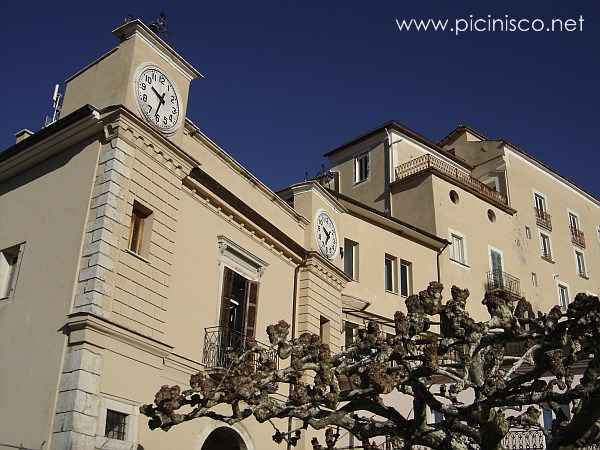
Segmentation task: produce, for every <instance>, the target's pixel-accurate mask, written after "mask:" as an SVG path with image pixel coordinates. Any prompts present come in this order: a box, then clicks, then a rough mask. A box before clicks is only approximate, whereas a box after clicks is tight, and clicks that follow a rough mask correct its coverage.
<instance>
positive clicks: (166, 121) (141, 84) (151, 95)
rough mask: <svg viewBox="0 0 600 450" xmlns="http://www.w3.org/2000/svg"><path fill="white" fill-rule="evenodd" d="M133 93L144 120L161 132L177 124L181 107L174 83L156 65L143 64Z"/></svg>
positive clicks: (173, 128) (173, 129) (167, 130)
mask: <svg viewBox="0 0 600 450" xmlns="http://www.w3.org/2000/svg"><path fill="white" fill-rule="evenodd" d="M135 93H136V97H137V101H138V105H139V107H140V110H141V112H142V114H143V115H144V117H145V118H146V120H147V121H148V122H150V123H151V124H152V125H153V126H154V127H156V128H158V129H159V130H160V131H162V132H163V133H171V132H173V131H175V129H176V128H177V127H178V126H179V124H180V122H181V120H180V115H181V108H180V104H179V101H180V99H179V95H178V93H177V89H176V87H175V84H174V83H173V82H172V81H171V80H169V78H167V76H166V75H165V74H164V73H163V72H162V71H161V70H160V69H159V68H158V67H156V66H145V67H142V68H141V69H140V70H139V71H138V75H137V77H136V79H135Z"/></svg>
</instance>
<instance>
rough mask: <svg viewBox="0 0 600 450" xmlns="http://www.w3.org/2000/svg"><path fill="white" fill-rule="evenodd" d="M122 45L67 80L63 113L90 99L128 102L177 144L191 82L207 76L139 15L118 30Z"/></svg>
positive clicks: (106, 102)
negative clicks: (143, 21) (138, 17)
mask: <svg viewBox="0 0 600 450" xmlns="http://www.w3.org/2000/svg"><path fill="white" fill-rule="evenodd" d="M113 34H114V35H115V36H116V37H117V38H118V39H119V41H120V42H119V45H118V46H117V47H115V48H113V49H112V50H110V51H108V52H107V53H105V54H104V55H102V56H100V57H99V58H98V59H96V60H95V61H93V62H92V63H90V64H89V65H87V66H86V67H84V68H83V69H81V70H79V71H78V72H76V73H75V74H73V75H72V76H70V77H69V78H68V79H67V80H66V87H65V96H64V101H63V106H62V110H61V115H62V116H63V117H64V116H65V115H67V114H69V113H71V112H73V111H75V110H76V109H78V108H80V107H82V106H84V105H86V104H90V105H92V106H94V107H96V108H98V109H103V108H106V107H109V106H113V105H123V106H124V107H126V108H127V109H129V110H130V111H132V112H133V113H135V114H136V115H138V116H139V117H140V118H141V119H142V120H143V121H144V122H146V123H148V124H149V125H150V126H152V127H153V129H154V130H156V131H157V132H159V133H161V134H162V135H164V136H165V137H167V138H168V139H171V140H172V141H174V142H175V143H179V142H180V139H181V136H182V125H183V121H184V119H185V114H186V109H187V99H188V93H189V87H190V82H191V81H192V80H193V79H195V78H198V77H200V76H202V75H201V74H200V72H199V71H198V70H197V69H196V68H195V67H193V66H192V65H191V64H190V63H188V62H187V61H186V60H185V59H184V58H183V57H182V56H181V55H179V54H178V53H177V52H176V51H175V50H174V49H173V48H172V47H171V46H169V45H168V44H167V43H166V42H165V41H164V40H163V39H161V38H160V37H159V36H158V35H156V34H155V33H154V32H153V31H152V30H150V28H148V26H146V25H145V24H144V23H142V22H141V21H140V20H133V21H130V22H127V23H125V24H123V25H121V26H120V27H118V28H117V29H115V30H114V31H113Z"/></svg>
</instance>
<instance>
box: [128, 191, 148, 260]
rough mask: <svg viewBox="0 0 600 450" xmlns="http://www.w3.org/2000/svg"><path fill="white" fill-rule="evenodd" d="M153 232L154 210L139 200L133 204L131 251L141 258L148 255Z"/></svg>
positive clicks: (130, 233) (130, 235)
mask: <svg viewBox="0 0 600 450" xmlns="http://www.w3.org/2000/svg"><path fill="white" fill-rule="evenodd" d="M151 232H152V210H150V209H148V208H146V207H145V206H144V205H142V204H141V203H139V202H138V201H137V200H134V202H133V209H132V211H131V225H130V227H129V246H128V247H129V250H130V251H132V252H133V253H136V254H138V255H140V256H146V255H147V254H148V248H149V243H150V235H151Z"/></svg>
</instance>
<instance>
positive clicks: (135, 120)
mask: <svg viewBox="0 0 600 450" xmlns="http://www.w3.org/2000/svg"><path fill="white" fill-rule="evenodd" d="M102 122H103V123H104V125H105V130H106V131H105V137H106V139H107V140H109V141H114V140H115V139H122V140H124V141H125V142H127V143H128V144H130V145H132V146H133V147H134V148H138V149H141V150H142V151H144V152H146V153H147V154H148V155H150V156H151V157H152V158H153V159H155V160H157V161H158V162H159V163H160V164H161V165H162V166H164V167H165V168H167V169H168V170H170V171H171V172H172V173H173V174H174V175H176V176H177V178H179V179H180V180H183V179H184V178H185V177H186V176H187V175H188V174H189V173H190V171H191V170H192V168H193V167H198V166H200V162H198V161H197V160H195V159H194V158H192V157H191V156H190V155H188V154H187V153H186V152H185V151H184V150H183V149H181V148H180V147H179V146H178V145H176V144H174V143H173V142H172V141H170V140H169V139H167V138H165V137H164V136H162V135H160V134H159V133H158V132H156V131H155V130H153V129H151V128H150V127H149V126H148V125H147V124H146V123H144V121H142V120H141V119H140V118H139V117H138V116H137V115H136V114H134V113H133V112H132V111H130V110H129V109H127V108H126V107H124V106H115V107H110V108H107V109H106V110H103V117H102Z"/></svg>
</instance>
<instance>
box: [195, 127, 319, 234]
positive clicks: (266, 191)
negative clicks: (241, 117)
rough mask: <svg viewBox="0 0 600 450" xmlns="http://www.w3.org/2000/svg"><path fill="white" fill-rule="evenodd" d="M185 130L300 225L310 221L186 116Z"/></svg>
mask: <svg viewBox="0 0 600 450" xmlns="http://www.w3.org/2000/svg"><path fill="white" fill-rule="evenodd" d="M184 127H185V129H184V132H185V134H187V135H188V136H189V137H190V138H191V139H194V140H196V141H198V142H199V143H201V144H202V145H204V146H205V147H206V148H208V149H209V150H210V151H211V152H212V153H213V154H214V155H215V156H216V157H218V158H219V159H220V160H221V161H223V163H225V164H226V165H227V166H228V167H230V168H231V169H232V170H234V171H235V172H237V173H238V174H240V175H241V176H242V177H243V178H244V179H245V180H246V181H247V182H248V183H249V185H251V186H252V187H254V188H256V189H258V190H259V191H260V192H261V193H262V194H263V195H264V196H265V197H267V198H268V199H269V200H271V201H272V202H273V203H274V204H275V205H277V206H278V207H279V208H281V210H283V211H284V212H285V213H286V214H288V215H289V216H290V217H291V218H293V219H294V220H295V221H296V222H297V223H298V224H299V225H300V226H302V227H306V226H307V225H308V224H310V221H309V220H308V219H307V218H306V217H304V216H303V215H302V214H300V213H299V212H298V211H296V210H295V209H294V208H292V207H291V206H290V205H288V204H287V203H286V202H285V201H284V200H283V199H282V198H281V197H280V196H279V195H278V194H277V193H275V192H274V191H272V190H271V189H270V188H269V187H268V186H267V185H265V184H264V183H263V182H262V181H260V180H259V179H258V178H257V177H255V176H254V175H253V174H252V173H251V172H250V171H249V170H247V169H246V168H245V167H244V166H242V165H241V164H240V163H239V162H238V161H236V159H235V158H233V157H232V156H231V155H230V154H229V153H227V152H226V151H225V150H224V149H223V148H221V147H220V146H219V145H218V144H217V143H216V142H214V141H213V140H212V139H210V138H209V137H208V136H206V135H205V134H204V133H203V132H202V131H200V129H199V128H198V127H197V126H196V125H195V124H194V123H193V122H192V121H191V120H190V119H189V118H187V117H186V119H185V125H184Z"/></svg>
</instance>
